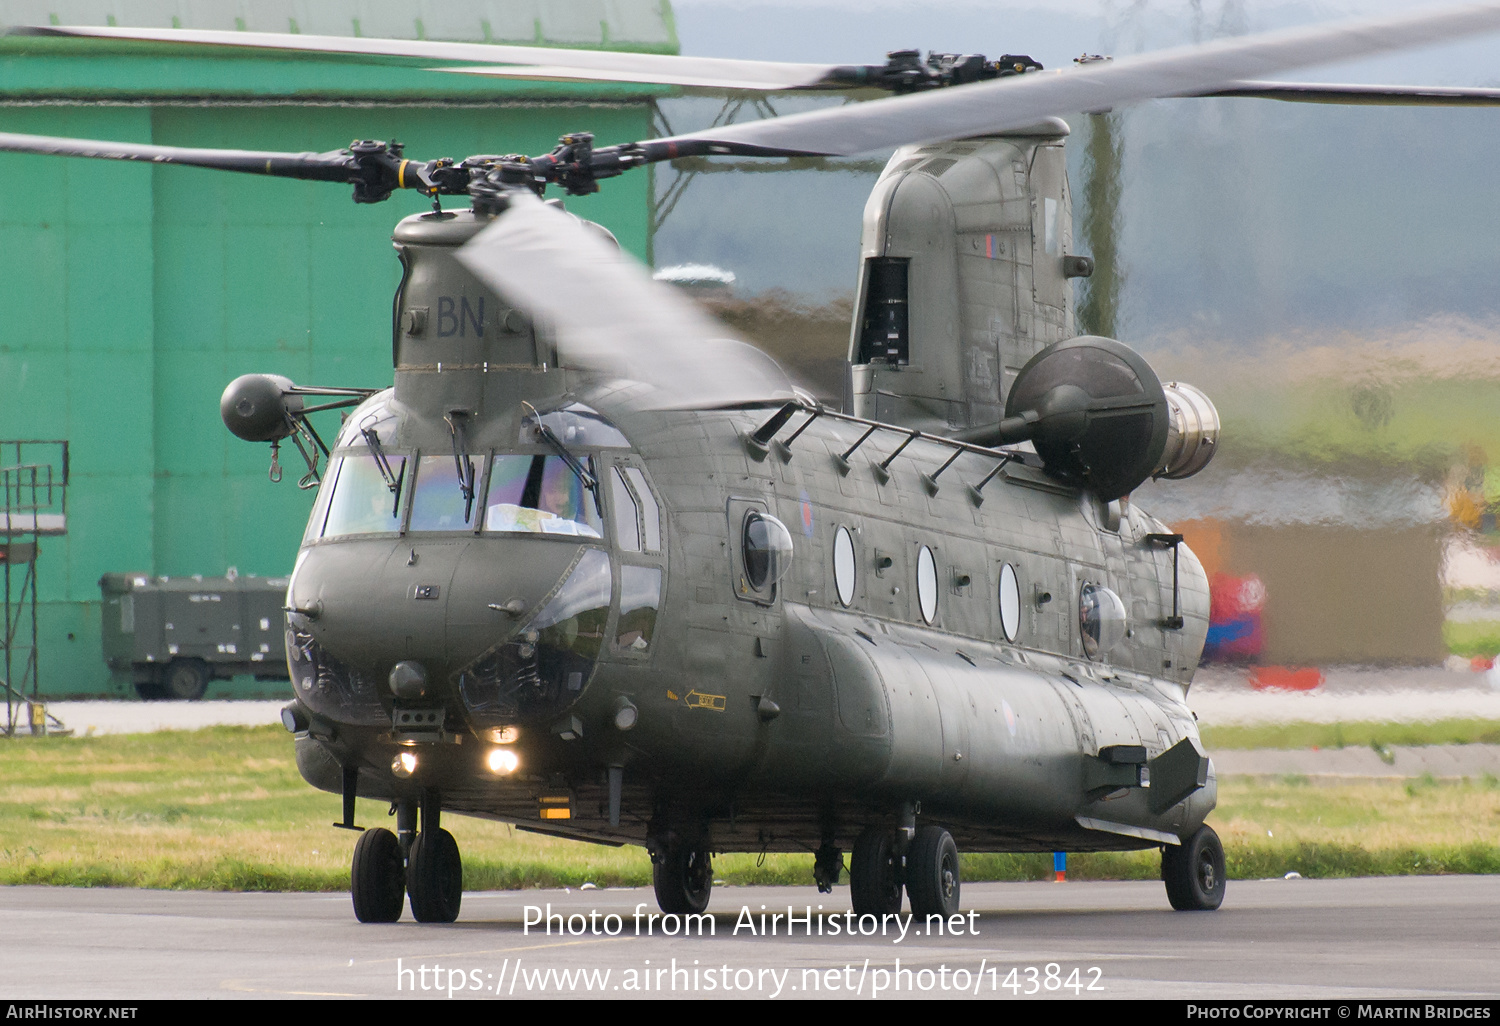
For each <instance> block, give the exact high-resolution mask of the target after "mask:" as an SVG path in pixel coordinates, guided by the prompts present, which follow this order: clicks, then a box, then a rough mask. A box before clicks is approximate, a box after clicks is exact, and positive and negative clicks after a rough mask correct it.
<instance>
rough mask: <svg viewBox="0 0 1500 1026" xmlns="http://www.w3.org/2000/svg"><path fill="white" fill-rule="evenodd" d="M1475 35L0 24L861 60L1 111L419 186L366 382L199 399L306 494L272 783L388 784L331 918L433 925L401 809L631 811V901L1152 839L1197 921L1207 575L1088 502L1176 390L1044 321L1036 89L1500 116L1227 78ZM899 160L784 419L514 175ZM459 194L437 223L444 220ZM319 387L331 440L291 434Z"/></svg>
mask: <svg viewBox="0 0 1500 1026" xmlns="http://www.w3.org/2000/svg"><path fill="white" fill-rule="evenodd" d="M1494 28H1500V7H1496V6H1476V7H1467V8H1463V9H1451V10H1445V11H1440V12H1436V13H1425V14H1418V15H1407V16H1403V17H1400V18H1392V19H1385V20H1381V21H1364V22H1359V23H1355V24H1351V25H1343V26H1335V27H1332V28H1329V27H1319V28H1313V29H1302V30H1296V31H1291V32H1280V33H1274V34H1269V35H1263V36H1251V37H1242V38H1238V39H1234V40H1229V41H1219V42H1215V43H1212V44H1208V45H1204V46H1197V47H1190V48H1184V49H1180V50H1171V51H1163V52H1160V53H1156V54H1149V55H1145V56H1141V57H1134V58H1129V59H1121V60H1118V61H1102V60H1101V61H1093V62H1088V63H1083V64H1081V65H1080V66H1079V67H1078V68H1076V69H1070V70H1068V71H1066V72H1062V73H1054V72H1047V71H1043V70H1042V69H1041V68H1040V67H1039V66H1038V65H1037V64H1036V62H1034V61H1031V60H1030V59H1029V58H1026V57H1019V56H1013V55H1006V56H1004V57H1002V58H1000V59H999V60H995V61H992V60H989V59H987V58H984V57H982V56H979V55H931V56H930V57H929V58H928V59H927V60H926V61H923V60H921V59H920V57H919V55H918V54H917V53H916V52H915V51H900V52H896V53H893V54H892V55H890V58H889V60H888V61H887V63H886V64H884V65H875V66H869V67H824V66H814V65H788V64H765V63H759V62H750V61H725V60H704V59H692V58H672V57H661V56H648V55H639V54H623V53H605V52H592V51H566V50H542V49H538V48H532V47H499V46H492V45H481V46H470V45H466V44H447V43H434V42H420V41H419V42H411V41H397V40H371V39H335V38H329V37H314V36H298V35H291V36H275V35H268V34H259V33H244V32H223V33H219V32H200V31H191V30H180V31H175V30H174V31H169V30H131V29H114V28H110V29H70V28H47V29H35V30H27V31H35V32H44V33H59V34H68V35H77V36H99V37H109V38H117V39H118V38H127V39H128V38H135V39H143V40H152V41H156V42H162V41H181V42H188V43H196V44H222V45H226V46H239V47H244V46H256V47H273V48H280V49H287V50H315V51H323V52H354V53H377V54H390V55H405V56H415V57H430V58H441V59H451V60H462V61H470V62H495V61H501V62H504V64H503V66H494V65H493V63H491V64H490V65H489V66H480V65H477V64H476V65H472V66H468V67H464V68H459V69H454V70H460V71H467V72H471V73H481V74H501V75H513V76H526V77H542V78H575V79H590V78H592V79H607V80H624V81H641V82H656V83H666V84H671V85H679V86H685V87H693V88H702V89H718V90H775V89H801V88H834V89H849V88H868V87H876V88H885V89H888V90H890V91H894V92H897V93H901V94H904V95H899V96H895V97H891V98H886V99H879V100H873V101H871V102H868V103H862V104H858V105H853V106H845V107H840V108H837V109H827V110H820V111H815V112H812V113H808V114H801V115H796V116H791V117H784V118H773V119H768V120H765V121H759V122H753V123H749V124H737V125H729V126H723V127H717V128H713V129H709V130H705V131H702V132H694V133H689V134H685V135H679V136H674V137H671V138H659V139H648V140H641V141H638V142H627V143H623V144H618V145H609V146H596V145H595V143H594V139H593V138H592V136H590V135H588V134H585V133H578V134H573V135H568V136H564V137H563V138H562V140H561V142H560V144H559V145H558V147H557V148H556V149H555V150H553V151H552V152H551V153H549V154H545V155H542V156H538V157H527V156H524V155H480V156H471V157H468V158H465V159H449V158H442V159H435V160H425V161H424V160H414V159H409V158H407V157H406V156H405V155H404V153H403V152H402V150H401V148H400V146H399V145H396V144H393V143H382V142H373V141H362V142H355V143H354V144H352V145H350V146H349V147H348V148H347V149H343V150H338V151H333V152H328V153H321V154H311V153H302V154H292V153H271V152H248V151H237V150H209V149H185V148H177V147H166V146H151V145H139V144H134V143H113V142H97V141H87V140H74V139H61V138H48V137H38V136H20V135H0V150H6V151H14V152H27V153H48V154H55V155H59V156H81V157H94V158H105V159H119V160H140V161H152V162H162V163H173V164H184V165H190V166H197V167H205V168H216V169H222V170H232V171H241V172H247V173H253V174H263V175H272V176H278V177H288V178H300V179H312V180H319V181H330V182H341V183H346V184H352V185H353V187H354V199H355V201H356V202H359V203H374V202H378V201H381V200H384V199H386V198H387V197H389V196H390V195H391V194H392V193H393V192H394V191H395V190H398V189H411V190H416V191H418V192H421V193H423V194H425V195H427V196H429V197H431V198H432V200H433V204H434V208H433V210H432V211H430V212H428V213H423V214H418V215H414V216H411V217H408V218H406V219H404V220H403V221H401V223H400V224H399V225H397V227H396V230H395V233H394V242H395V248H396V252H397V256H398V258H399V259H400V261H401V265H402V268H403V272H404V273H403V276H402V280H401V285H400V287H399V289H398V291H397V293H396V296H395V303H394V310H393V324H392V344H393V362H394V366H395V375H394V384H393V386H392V387H388V388H384V389H380V390H372V389H359V388H344V387H308V386H302V385H296V384H293V383H292V382H290V381H288V380H287V379H285V378H280V377H275V376H270V375H246V376H244V377H241V378H239V379H237V380H235V381H234V382H232V383H231V384H230V385H229V387H228V388H227V389H226V390H225V392H224V394H223V397H222V402H221V412H222V414H223V418H224V421H225V423H226V425H227V426H228V427H229V429H230V430H231V431H232V432H234V433H235V434H236V435H237V436H239V437H240V438H243V439H246V440H248V441H253V442H269V443H270V444H271V445H272V451H273V463H274V462H275V460H276V458H277V456H276V454H277V453H278V451H279V447H280V445H281V443H282V442H284V441H286V440H288V439H290V440H291V441H292V442H293V444H294V445H296V446H297V447H298V448H299V449H300V450H301V452H302V455H303V457H304V458H305V460H306V462H307V464H308V469H309V479H308V480H309V483H310V484H312V483H318V482H320V483H318V491H317V497H316V500H315V502H314V504H313V508H312V514H311V517H310V518H309V522H308V526H307V530H306V533H305V535H304V538H303V542H302V546H301V549H300V552H299V553H298V555H297V557H296V565H295V569H294V571H293V574H292V578H291V582H290V584H289V587H288V590H287V598H286V631H287V651H288V658H289V663H290V670H291V677H292V686H293V689H294V691H295V694H296V698H295V700H294V701H293V702H291V703H290V704H289V705H288V706H287V707H286V709H285V710H284V713H283V720H284V722H285V723H286V725H287V727H288V729H289V730H291V731H292V732H293V733H294V734H295V735H296V752H297V762H298V766H299V769H300V770H301V772H302V774H303V776H304V777H305V778H306V779H307V780H308V781H309V782H310V783H312V784H313V785H314V786H317V787H320V788H322V789H324V790H327V791H330V792H333V793H335V794H340V795H341V796H342V798H343V822H342V823H341V824H339V825H341V826H345V827H349V828H353V829H356V830H361V829H362V828H360V827H358V826H357V825H356V823H355V821H354V820H355V799H356V797H364V798H372V799H378V800H380V801H388V802H390V803H391V808H392V811H393V813H394V816H395V819H396V830H395V832H392V831H390V830H387V829H384V828H373V829H362V832H361V833H360V835H359V839H358V841H357V843H356V844H355V847H354V855H353V865H352V876H351V892H352V896H353V903H354V910H355V914H356V916H357V917H358V918H359V919H360V920H361V921H365V922H393V921H395V920H397V919H399V918H400V916H401V914H402V912H403V909H404V907H405V904H406V900H407V897H408V896H409V898H410V905H411V911H412V914H413V915H414V917H415V918H416V919H418V920H420V921H423V922H451V921H453V920H454V919H456V918H457V916H458V914H459V908H460V900H461V894H462V865H461V859H460V855H459V851H458V847H457V845H456V843H455V842H454V840H453V838H452V836H451V835H450V834H449V833H448V832H447V831H445V830H443V829H442V826H441V821H442V817H443V815H444V814H445V813H449V814H455V813H456V814H460V815H473V816H481V817H485V818H489V819H496V820H503V821H507V822H512V823H515V824H517V825H519V826H521V827H523V828H525V829H528V830H533V831H537V832H540V833H545V834H551V835H555V836H559V837H566V838H574V839H577V840H583V841H592V842H596V843H604V844H613V845H619V844H639V845H644V846H645V847H646V848H647V849H648V851H649V852H650V854H651V859H652V864H653V879H654V883H655V889H656V895H657V899H658V902H659V904H660V906H661V908H662V910H663V911H664V912H668V913H701V912H703V911H704V910H705V909H706V908H707V906H708V903H709V897H710V891H711V888H712V883H713V871H712V861H711V859H712V854H713V853H716V852H726V851H753V852H806V853H810V854H811V855H812V856H813V859H812V861H813V876H814V879H815V881H816V883H817V884H818V886H819V888H820V889H822V890H825V891H826V890H829V889H831V887H832V886H833V885H834V884H835V883H837V882H838V880H839V878H840V876H841V874H842V872H843V871H844V868H845V853H846V852H847V853H849V856H850V857H849V860H848V867H847V868H848V872H849V879H850V890H851V898H852V902H853V906H854V909H855V911H856V912H857V913H859V914H861V915H863V914H866V913H873V914H882V913H889V912H895V911H899V910H900V909H901V907H902V902H903V898H908V899H909V901H910V907H911V910H912V911H913V912H914V913H916V914H919V915H927V914H933V913H938V914H945V915H951V914H953V913H954V912H957V911H958V908H959V890H960V881H959V858H958V853H959V850H960V849H963V850H969V851H1054V850H1067V851H1074V852H1084V851H1112V850H1129V849H1142V848H1160V849H1161V851H1162V878H1163V880H1164V881H1165V884H1166V890H1167V895H1168V898H1169V900H1170V903H1171V905H1172V906H1173V907H1174V908H1177V909H1213V908H1217V907H1218V906H1219V904H1220V903H1221V901H1222V899H1223V896H1224V890H1225V867H1224V853H1223V848H1222V846H1221V844H1220V842H1219V839H1218V838H1217V836H1216V835H1215V833H1214V831H1213V830H1212V828H1210V827H1208V826H1206V825H1205V824H1204V819H1205V817H1206V816H1207V815H1208V813H1209V812H1210V811H1211V810H1212V809H1213V807H1214V804H1215V800H1216V781H1215V775H1214V770H1213V764H1212V762H1211V760H1210V759H1209V758H1208V756H1207V755H1206V753H1205V752H1204V750H1203V748H1202V746H1201V744H1200V741H1199V735H1198V729H1197V725H1196V722H1195V717H1194V715H1193V713H1192V711H1191V709H1190V708H1189V707H1188V704H1187V701H1186V697H1187V691H1188V688H1189V685H1190V684H1191V681H1192V678H1193V674H1194V671H1195V670H1196V668H1197V664H1198V659H1199V656H1200V654H1201V651H1202V647H1203V641H1204V637H1205V634H1206V631H1207V626H1208V604H1209V596H1208V585H1207V580H1206V578H1205V575H1204V573H1203V570H1202V567H1201V566H1200V564H1199V563H1198V561H1197V559H1196V558H1195V557H1194V556H1193V554H1192V552H1191V551H1189V550H1188V548H1187V547H1186V546H1185V545H1183V544H1182V537H1181V535H1178V534H1174V533H1172V532H1171V531H1170V530H1168V528H1167V527H1166V526H1164V525H1163V524H1162V523H1160V522H1159V521H1157V520H1154V519H1153V518H1152V517H1150V516H1149V515H1148V514H1147V513H1145V512H1144V511H1142V510H1141V509H1139V508H1138V507H1136V506H1135V505H1134V504H1132V503H1131V502H1130V495H1131V492H1132V491H1134V490H1135V489H1136V488H1137V487H1138V486H1140V485H1141V484H1142V483H1143V482H1145V481H1147V480H1148V479H1151V478H1161V477H1165V478H1184V477H1188V476H1190V475H1192V474H1194V473H1196V472H1197V471H1199V470H1201V469H1202V468H1203V467H1204V466H1205V465H1207V463H1208V462H1209V460H1210V459H1211V458H1212V456H1213V454H1214V451H1215V448H1216V446H1217V442H1218V432H1219V426H1218V418H1217V414H1216V413H1215V411H1214V408H1213V406H1212V404H1211V403H1210V402H1209V400H1208V398H1207V397H1206V396H1204V395H1203V394H1202V393H1201V392H1200V391H1198V390H1197V389H1195V388H1193V387H1192V386H1190V385H1186V384H1181V383H1172V382H1169V383H1163V382H1161V381H1160V380H1159V379H1158V377H1157V375H1156V374H1155V373H1154V372H1153V370H1152V369H1151V367H1150V366H1149V364H1148V363H1147V362H1146V360H1144V359H1143V358H1142V357H1141V356H1139V355H1138V354H1136V353H1135V352H1133V351H1132V350H1131V349H1129V348H1128V347H1126V346H1125V345H1123V344H1122V343H1120V342H1117V341H1114V340H1111V339H1107V338H1101V337H1095V336H1075V335H1074V329H1073V318H1072V311H1071V297H1070V284H1069V279H1070V278H1072V277H1079V276H1084V275H1087V274H1088V273H1089V272H1090V269H1091V265H1090V262H1089V260H1087V259H1086V258H1084V257H1081V256H1078V255H1074V254H1072V253H1070V252H1069V249H1070V243H1071V227H1070V203H1069V196H1068V185H1067V179H1066V171H1065V162H1064V158H1063V140H1064V136H1065V135H1066V134H1067V128H1066V126H1065V125H1064V124H1063V123H1062V122H1061V121H1060V120H1058V119H1057V115H1060V114H1065V113H1070V112H1076V111H1091V110H1099V109H1102V108H1108V107H1113V106H1116V105H1119V104H1123V103H1128V102H1132V101H1136V100H1142V99H1147V98H1152V97H1161V96H1210V95H1212V96H1223V95H1238V96H1260V97H1269V98H1282V99H1296V100H1312V101H1320V102H1356V103H1458V104H1488V103H1497V102H1500V90H1469V89H1462V90H1459V89H1418V88H1406V87H1389V88H1387V87H1370V86H1331V85H1304V84H1295V83H1277V82H1262V81H1247V80H1246V79H1247V78H1249V77H1250V76H1254V75H1258V74H1267V73H1274V72H1278V71H1282V70H1285V69H1288V68H1292V67H1296V66H1302V65H1309V64H1321V63H1327V62H1329V61H1333V60H1337V59H1343V58H1349V57H1355V56H1360V55H1364V54H1368V53H1374V52H1377V51H1381V50H1389V49H1394V48H1398V47H1405V46H1415V45H1421V44H1424V43H1431V42H1437V41H1442V40H1444V39H1447V38H1450V37H1454V36H1460V35H1464V34H1471V33H1474V32H1478V31H1487V30H1490V29H1494ZM891 147H900V148H899V149H897V151H896V153H895V156H893V157H892V158H891V161H890V163H889V165H888V166H887V168H886V170H885V171H884V173H883V174H882V175H881V177H880V179H879V181H878V183H877V184H876V186H875V189H874V192H873V193H872V195H871V197H870V200H869V202H868V205H867V206H866V210H865V219H864V232H863V239H862V243H861V274H860V282H859V291H858V296H857V301H856V306H855V311H856V312H855V318H854V324H853V326H852V331H851V340H850V348H849V364H850V371H849V373H850V378H849V381H850V385H849V398H848V402H847V404H846V405H847V408H845V409H833V408H830V407H828V406H825V405H822V404H820V403H818V402H817V401H816V400H814V399H813V398H812V397H811V396H809V395H807V394H806V393H805V392H802V391H800V390H798V389H796V388H794V387H793V386H792V385H791V384H790V382H789V381H788V379H787V378H786V376H785V375H784V374H783V373H782V372H781V370H780V369H779V368H778V367H777V366H776V365H775V364H774V362H773V361H771V360H770V359H769V358H768V357H765V356H763V355H761V354H759V353H758V352H756V351H755V350H753V349H751V348H750V347H748V346H746V345H744V344H742V343H737V342H735V341H733V340H728V339H725V338H724V335H725V329H724V328H723V327H722V326H720V325H718V324H716V323H715V322H713V321H711V320H710V319H709V318H708V317H707V316H706V315H704V314H702V313H700V312H699V311H698V310H697V309H696V307H694V306H693V305H692V304H691V302H690V301H688V300H687V299H685V298H683V297H681V296H680V295H678V294H676V293H674V292H672V291H671V290H670V289H669V288H668V287H667V286H664V285H661V284H659V283H655V282H653V281H652V280H651V279H650V277H649V275H647V274H646V273H645V272H644V271H643V270H642V269H641V268H640V267H639V266H638V265H635V264H634V263H633V262H631V261H630V260H629V259H628V258H627V257H625V256H623V255H622V254H621V253H620V252H619V249H618V247H617V246H615V245H614V244H613V239H612V237H611V236H610V235H609V233H608V232H607V231H606V230H605V229H603V228H602V227H600V226H597V225H592V224H589V223H587V222H582V221H580V220H578V219H577V218H575V217H573V216H572V215H569V214H567V213H565V212H563V211H562V210H560V209H558V208H557V207H556V206H554V205H551V204H549V203H546V202H544V201H543V199H542V196H543V194H544V193H545V190H546V188H547V187H548V186H558V187H560V188H561V189H562V190H563V191H564V192H566V193H568V194H573V195H582V194H587V193H590V192H593V191H595V190H596V189H597V188H598V182H599V180H601V179H605V178H610V177H614V176H616V175H620V174H623V173H625V172H627V171H629V170H631V169H633V168H638V167H642V166H645V165H647V164H651V163H654V162H658V161H664V160H672V159H674V158H677V157H687V156H715V155H733V156H741V157H745V156H748V157H758V156H777V157H784V156H806V155H820V156H828V155H848V154H854V153H862V152H867V151H870V150H875V149H883V148H891ZM442 196H467V197H468V198H469V200H470V201H471V203H472V207H471V209H468V210H461V211H458V210H443V209H442V208H441V207H440V205H439V201H440V197H442ZM333 409H345V410H348V411H349V412H348V414H347V417H346V418H345V419H344V421H343V423H342V425H341V426H340V427H339V429H338V431H337V434H336V436H335V437H333V439H332V441H331V442H325V440H324V439H323V438H322V436H321V435H320V434H319V433H318V432H317V430H316V429H315V428H314V426H313V423H312V419H311V417H312V415H313V414H315V413H318V412H320V411H325V410H333Z"/></svg>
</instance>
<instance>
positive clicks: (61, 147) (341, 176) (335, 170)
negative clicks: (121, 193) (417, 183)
mask: <svg viewBox="0 0 1500 1026" xmlns="http://www.w3.org/2000/svg"><path fill="white" fill-rule="evenodd" d="M0 152H5V153H39V154H47V155H50V156H55V157H92V158H95V159H98V160H139V161H145V162H147V163H151V164H181V165H185V166H187V167H206V168H214V169H217V170H220V171H243V172H245V173H247V174H257V175H274V176H276V177H279V178H301V179H308V180H311V181H319V182H346V181H350V180H351V179H350V175H351V174H353V173H354V172H355V171H357V168H356V166H355V165H354V163H353V161H352V159H351V158H350V155H349V154H348V153H347V152H345V151H343V150H334V151H332V152H330V153H277V152H275V151H270V150H211V149H197V148H188V147H182V146H154V145H151V144H149V143H130V142H105V141H101V140H98V139H62V138H57V137H54V136H48V135H17V134H14V133H11V132H0Z"/></svg>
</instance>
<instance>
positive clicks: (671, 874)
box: [651, 844, 714, 915]
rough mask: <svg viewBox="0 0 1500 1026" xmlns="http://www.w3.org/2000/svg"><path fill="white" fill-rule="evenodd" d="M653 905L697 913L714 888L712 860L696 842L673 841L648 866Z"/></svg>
mask: <svg viewBox="0 0 1500 1026" xmlns="http://www.w3.org/2000/svg"><path fill="white" fill-rule="evenodd" d="M651 883H652V885H653V886H654V887H655V888H656V904H657V905H658V906H660V908H661V910H662V911H663V912H666V913H669V914H675V915H688V914H692V915H699V914H701V913H703V912H704V911H705V910H706V909H707V908H708V899H709V896H710V895H711V894H712V893H713V889H714V867H713V859H712V858H711V857H710V855H709V853H708V849H706V848H703V847H700V846H698V845H688V844H673V845H670V846H669V847H668V848H667V849H666V851H664V852H662V856H661V858H660V859H659V860H658V861H656V862H654V863H652V865H651Z"/></svg>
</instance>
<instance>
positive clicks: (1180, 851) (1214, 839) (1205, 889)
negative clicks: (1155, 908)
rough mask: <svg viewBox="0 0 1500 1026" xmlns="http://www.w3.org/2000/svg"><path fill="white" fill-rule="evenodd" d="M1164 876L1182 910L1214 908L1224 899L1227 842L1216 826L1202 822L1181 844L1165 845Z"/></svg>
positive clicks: (1171, 897) (1169, 896) (1174, 902)
mask: <svg viewBox="0 0 1500 1026" xmlns="http://www.w3.org/2000/svg"><path fill="white" fill-rule="evenodd" d="M1161 878H1162V881H1163V882H1164V883H1165V884H1166V885H1167V900H1168V901H1170V902H1171V903H1172V907H1173V908H1175V909H1176V910H1177V911H1179V912H1211V911H1213V910H1214V909H1216V908H1218V907H1219V906H1220V905H1221V904H1223V902H1224V884H1225V879H1224V845H1222V844H1220V843H1219V835H1218V834H1216V833H1214V830H1213V827H1209V826H1201V827H1199V828H1198V830H1197V832H1196V833H1194V834H1193V836H1191V837H1189V838H1188V839H1187V840H1185V841H1183V842H1182V844H1181V845H1177V846H1173V847H1170V848H1163V849H1162V853H1161Z"/></svg>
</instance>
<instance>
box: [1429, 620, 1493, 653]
mask: <svg viewBox="0 0 1500 1026" xmlns="http://www.w3.org/2000/svg"><path fill="white" fill-rule="evenodd" d="M1443 644H1444V645H1446V646H1447V648H1448V651H1449V652H1451V653H1453V654H1454V655H1460V656H1464V657H1465V658H1468V659H1472V658H1473V657H1475V656H1483V657H1485V658H1486V659H1490V658H1493V657H1494V656H1495V655H1496V654H1497V653H1500V621H1495V620H1457V621H1455V620H1445V621H1444V622H1443Z"/></svg>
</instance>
